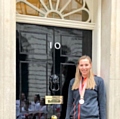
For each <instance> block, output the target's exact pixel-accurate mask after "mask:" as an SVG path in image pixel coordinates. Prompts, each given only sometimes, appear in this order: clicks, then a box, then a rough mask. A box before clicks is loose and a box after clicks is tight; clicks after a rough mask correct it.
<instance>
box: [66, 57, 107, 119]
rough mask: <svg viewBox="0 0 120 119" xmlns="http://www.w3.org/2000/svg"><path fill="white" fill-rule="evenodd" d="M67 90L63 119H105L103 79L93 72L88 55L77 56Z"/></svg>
mask: <svg viewBox="0 0 120 119" xmlns="http://www.w3.org/2000/svg"><path fill="white" fill-rule="evenodd" d="M68 90H69V91H68V102H67V112H66V118H65V119H106V92H105V86H104V81H103V79H102V78H101V77H98V76H95V75H94V74H93V72H92V62H91V59H90V57H89V56H82V57H80V58H79V60H78V64H77V67H76V74H75V78H74V79H72V80H71V81H70V84H69V89H68Z"/></svg>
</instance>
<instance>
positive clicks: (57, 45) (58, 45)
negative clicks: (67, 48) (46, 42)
mask: <svg viewBox="0 0 120 119" xmlns="http://www.w3.org/2000/svg"><path fill="white" fill-rule="evenodd" d="M52 47H53V43H52V42H50V49H52ZM54 48H55V49H57V50H58V49H60V48H61V44H60V43H59V42H55V43H54Z"/></svg>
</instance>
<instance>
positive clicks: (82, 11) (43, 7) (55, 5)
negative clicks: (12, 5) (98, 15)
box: [16, 0, 93, 23]
mask: <svg viewBox="0 0 120 119" xmlns="http://www.w3.org/2000/svg"><path fill="white" fill-rule="evenodd" d="M92 1H93V0H91V3H92ZM90 7H91V4H90V2H88V0H16V12H17V14H21V15H31V16H38V17H45V18H55V19H62V20H75V21H82V22H89V23H91V22H92V14H91V12H92V10H91V9H90Z"/></svg>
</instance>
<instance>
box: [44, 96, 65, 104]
mask: <svg viewBox="0 0 120 119" xmlns="http://www.w3.org/2000/svg"><path fill="white" fill-rule="evenodd" d="M45 104H63V96H45Z"/></svg>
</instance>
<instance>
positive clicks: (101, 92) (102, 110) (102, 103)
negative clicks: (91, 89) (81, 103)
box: [98, 78, 106, 119]
mask: <svg viewBox="0 0 120 119" xmlns="http://www.w3.org/2000/svg"><path fill="white" fill-rule="evenodd" d="M98 104H99V114H100V119H106V90H105V85H104V80H103V79H102V78H100V81H99V86H98Z"/></svg>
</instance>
